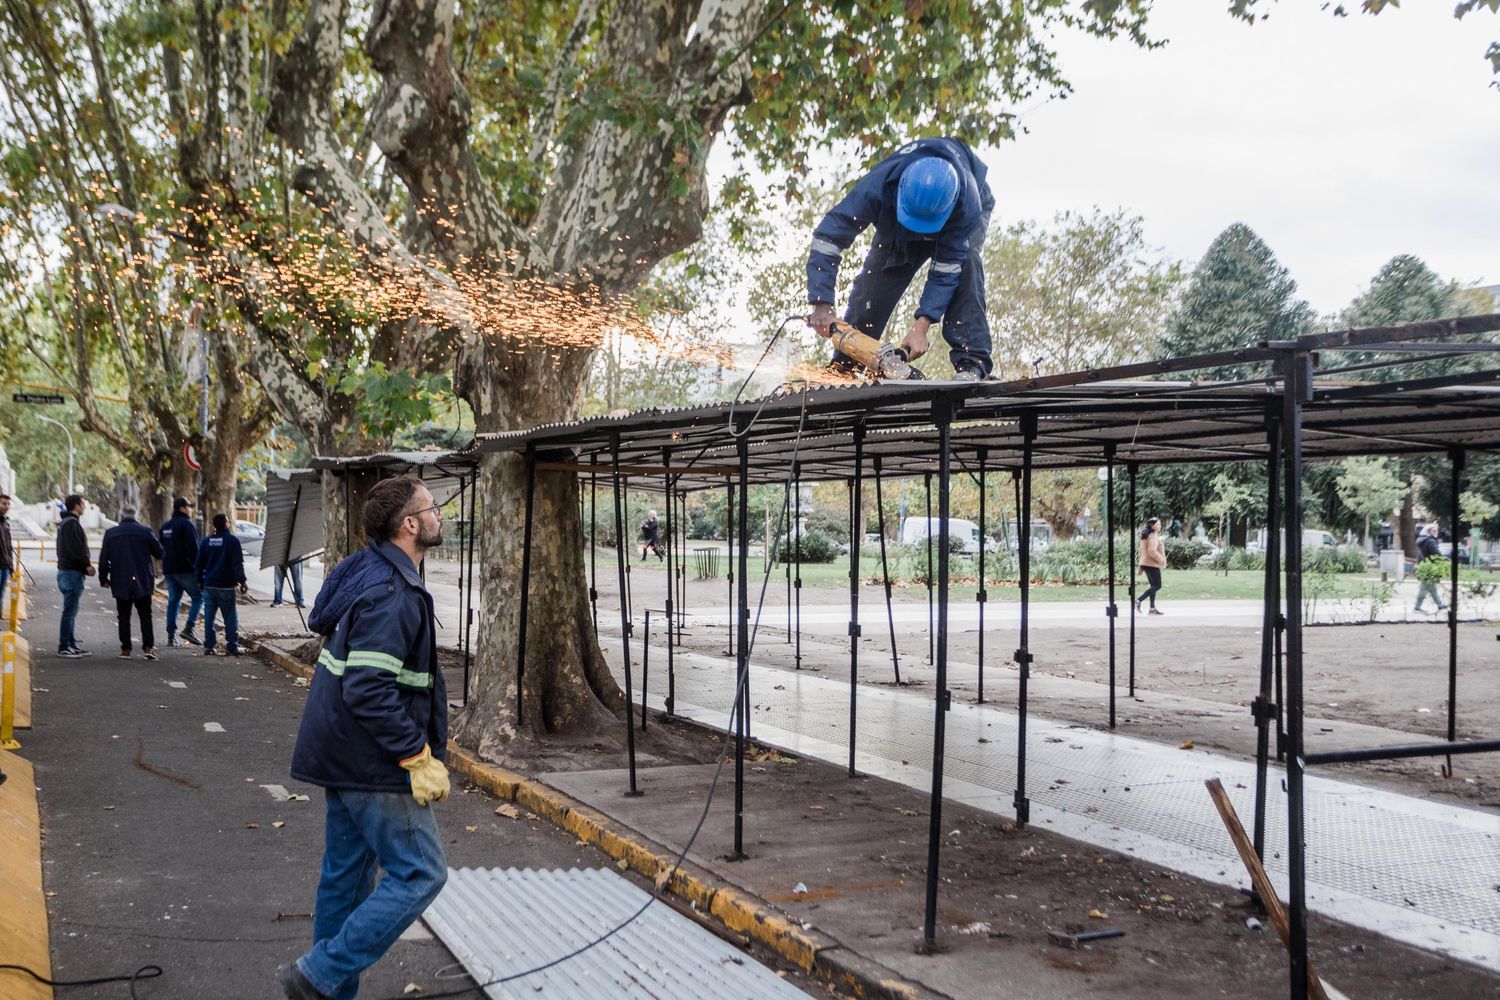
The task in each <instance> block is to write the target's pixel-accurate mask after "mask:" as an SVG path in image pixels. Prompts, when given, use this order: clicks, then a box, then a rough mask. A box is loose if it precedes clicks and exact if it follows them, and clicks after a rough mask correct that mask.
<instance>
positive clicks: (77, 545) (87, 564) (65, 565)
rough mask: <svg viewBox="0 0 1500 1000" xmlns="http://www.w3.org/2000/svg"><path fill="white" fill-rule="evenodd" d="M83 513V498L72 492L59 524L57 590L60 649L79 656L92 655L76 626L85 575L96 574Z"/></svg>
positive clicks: (58, 642)
mask: <svg viewBox="0 0 1500 1000" xmlns="http://www.w3.org/2000/svg"><path fill="white" fill-rule="evenodd" d="M82 515H83V497H81V496H79V495H78V494H77V493H70V494H68V496H67V498H66V499H64V500H63V516H62V522H61V523H60V524H58V526H57V589H58V590H60V591H62V595H63V607H62V618H61V619H60V620H59V622H58V625H57V652H58V654H59V655H61V656H66V657H69V658H70V659H77V658H78V657H80V656H88V655H89V653H88V650H86V649H79V648H78V638H77V636H75V635H74V634H73V626H74V624H75V623H76V622H77V621H78V602H79V601H80V600H81V599H82V598H83V578H84V577H86V576H93V575H94V560H93V557H92V556H90V555H89V537H88V535H86V534H84V531H83V524H82V523H80V522H79V520H78V518H79V517H81V516H82Z"/></svg>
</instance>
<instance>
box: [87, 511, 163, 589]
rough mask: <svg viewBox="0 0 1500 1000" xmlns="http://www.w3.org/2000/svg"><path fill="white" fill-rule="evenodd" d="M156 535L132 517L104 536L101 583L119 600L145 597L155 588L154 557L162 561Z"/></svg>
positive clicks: (101, 550)
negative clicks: (152, 559)
mask: <svg viewBox="0 0 1500 1000" xmlns="http://www.w3.org/2000/svg"><path fill="white" fill-rule="evenodd" d="M161 555H162V551H161V544H160V543H159V542H157V540H156V533H155V532H153V531H152V530H151V529H150V528H148V527H146V526H145V525H144V524H142V523H141V522H139V521H137V520H136V519H135V518H133V517H127V518H124V519H122V520H121V521H120V523H119V524H117V525H115V526H114V527H113V528H110V529H109V530H108V531H106V532H105V533H104V543H103V544H102V545H100V546H99V583H100V585H102V586H106V587H108V588H109V592H110V593H111V594H113V595H114V596H115V598H116V599H117V600H121V601H128V600H131V599H133V598H141V597H145V596H147V595H148V594H150V593H151V590H152V588H153V587H155V586H156V567H155V566H154V565H152V562H151V557H152V556H156V557H157V558H158V559H160V558H161Z"/></svg>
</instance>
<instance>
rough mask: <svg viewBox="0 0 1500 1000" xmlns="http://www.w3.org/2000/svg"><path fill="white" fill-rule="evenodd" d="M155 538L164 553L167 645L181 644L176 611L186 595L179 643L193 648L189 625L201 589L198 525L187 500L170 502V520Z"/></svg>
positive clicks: (194, 642) (194, 619) (199, 606)
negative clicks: (188, 602) (185, 619)
mask: <svg viewBox="0 0 1500 1000" xmlns="http://www.w3.org/2000/svg"><path fill="white" fill-rule="evenodd" d="M157 537H158V538H159V539H160V540H161V547H162V551H164V552H165V553H166V555H164V556H162V560H161V575H162V576H164V577H166V580H167V645H168V646H179V645H181V643H179V642H178V641H177V612H178V610H179V609H180V608H181V607H182V595H183V594H187V595H188V597H189V598H190V599H191V600H192V604H191V605H190V606H189V607H188V616H187V625H186V626H185V627H184V628H183V630H182V642H185V643H187V644H188V645H189V646H196V645H198V637H197V636H196V635H194V634H193V626H194V625H195V624H197V622H198V613H199V612H200V611H202V610H203V588H202V587H199V586H198V526H197V525H196V524H194V523H193V502H192V501H191V500H189V499H188V498H187V497H178V498H177V499H176V500H173V501H172V517H171V518H170V519H169V520H168V521H167V522H166V523H165V524H163V525H162V526H161V530H160V531H158V532H157Z"/></svg>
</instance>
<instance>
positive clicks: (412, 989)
mask: <svg viewBox="0 0 1500 1000" xmlns="http://www.w3.org/2000/svg"><path fill="white" fill-rule="evenodd" d="M421 992H422V987H420V986H418V985H417V984H416V983H407V984H406V989H404V990H402V991H401V995H402V996H407V995H409V994H412V993H421Z"/></svg>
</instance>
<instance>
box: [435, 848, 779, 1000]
mask: <svg viewBox="0 0 1500 1000" xmlns="http://www.w3.org/2000/svg"><path fill="white" fill-rule="evenodd" d="M650 898H651V897H650V894H649V893H647V892H646V891H644V890H643V889H641V888H639V887H637V886H636V885H634V884H633V883H631V882H630V881H628V880H627V879H625V878H622V877H621V876H619V875H617V874H616V873H614V872H612V871H608V870H606V869H598V868H587V869H581V870H580V869H576V868H575V869H570V870H568V871H561V870H551V871H533V870H532V869H524V870H519V869H515V868H509V869H505V870H503V871H502V870H500V869H496V868H458V869H450V870H449V873H448V884H447V885H446V886H444V888H443V891H442V893H441V895H439V896H438V898H437V900H436V901H434V902H433V904H432V906H431V907H430V908H428V910H427V913H426V914H425V915H424V917H423V919H424V920H425V921H426V923H427V926H428V927H430V928H432V931H433V933H434V934H436V935H437V936H438V937H439V938H440V939H441V940H442V942H443V943H444V944H445V945H447V946H448V950H449V951H451V952H453V954H454V955H455V956H456V957H457V958H458V960H459V961H460V962H461V963H462V964H463V966H464V968H466V969H467V970H468V971H469V975H471V976H473V977H474V980H475V982H478V983H481V984H482V983H489V982H491V981H492V980H496V979H502V978H505V977H507V976H511V975H515V974H516V973H518V972H525V971H526V970H528V969H531V968H534V967H536V966H540V965H543V964H545V963H547V962H550V961H553V960H554V959H556V958H558V957H560V956H562V955H566V954H567V953H568V952H570V951H572V950H573V949H575V948H578V947H581V946H582V945H584V944H587V943H588V942H589V941H591V940H593V939H594V938H597V937H599V936H600V935H602V934H605V933H606V932H608V931H609V930H610V929H611V928H612V927H614V926H615V925H616V924H618V923H620V922H621V921H622V920H624V919H626V918H627V917H629V916H630V915H631V914H633V913H635V912H636V911H637V910H639V909H640V908H641V907H642V906H643V905H644V904H645V903H646V902H647V901H648V900H649V899H650ZM485 994H486V995H487V996H489V997H491V998H492V1000H518V998H520V997H528V998H535V997H537V996H542V997H549V996H550V997H554V998H557V1000H564V998H565V1000H591V998H595V997H597V998H600V1000H606V998H607V1000H619V998H640V1000H648V998H649V1000H677V998H680V1000H698V998H701V997H714V998H716V1000H780V998H785V1000H806V996H807V994H805V993H803V992H802V991H801V990H799V989H797V988H796V987H795V986H792V985H791V984H790V983H787V982H786V981H784V980H782V979H781V978H780V977H779V976H777V975H776V974H775V973H774V972H772V971H771V970H770V969H767V968H766V967H765V966H763V965H761V964H760V963H759V962H756V961H755V960H754V959H753V958H750V957H748V956H746V955H744V954H743V953H741V952H740V951H738V950H737V949H735V948H734V947H732V946H731V945H729V944H728V943H727V942H725V941H722V940H720V939H719V938H717V937H715V936H714V935H713V934H711V933H710V932H708V931H707V930H705V929H703V928H702V927H699V926H698V925H697V924H695V923H694V922H693V921H692V920H690V919H688V918H687V917H684V916H681V915H680V914H677V913H675V912H673V911H672V910H671V909H670V908H668V907H666V906H662V905H659V904H658V905H652V906H648V907H646V909H645V911H644V912H643V913H641V915H640V916H639V917H637V918H636V919H635V920H633V921H632V922H631V923H629V924H628V925H626V926H625V927H624V928H623V929H621V930H620V931H619V932H618V933H616V934H614V935H613V936H612V937H610V938H609V939H608V940H606V941H604V942H602V943H601V944H598V945H596V946H595V947H593V948H590V949H589V950H588V951H585V952H583V953H582V954H580V955H576V956H574V957H573V958H571V959H568V960H567V961H565V962H562V963H560V964H559V965H556V966H553V967H551V968H549V969H546V970H544V971H540V972H536V973H534V974H532V975H529V976H526V977H525V978H523V979H518V980H515V981H513V982H509V983H495V984H493V985H491V986H489V987H487V988H486V989H485Z"/></svg>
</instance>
